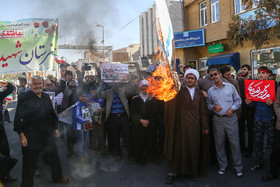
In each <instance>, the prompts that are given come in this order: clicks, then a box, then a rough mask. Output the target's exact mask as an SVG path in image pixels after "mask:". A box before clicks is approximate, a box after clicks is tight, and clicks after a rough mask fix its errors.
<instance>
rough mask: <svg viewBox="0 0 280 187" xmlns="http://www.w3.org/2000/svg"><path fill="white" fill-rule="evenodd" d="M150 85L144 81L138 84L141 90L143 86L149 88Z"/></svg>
mask: <svg viewBox="0 0 280 187" xmlns="http://www.w3.org/2000/svg"><path fill="white" fill-rule="evenodd" d="M148 83H149V82H148V81H146V80H142V81H140V82H139V83H138V86H139V88H141V87H142V86H148Z"/></svg>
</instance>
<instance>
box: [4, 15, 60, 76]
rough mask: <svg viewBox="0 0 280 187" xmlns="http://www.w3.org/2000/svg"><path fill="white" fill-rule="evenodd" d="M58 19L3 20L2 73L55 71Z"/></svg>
mask: <svg viewBox="0 0 280 187" xmlns="http://www.w3.org/2000/svg"><path fill="white" fill-rule="evenodd" d="M57 47H58V19H37V18H36V19H23V20H17V21H0V73H1V74H8V73H19V72H29V71H53V70H55V69H56V67H57V63H56V62H55V60H54V56H56V54H57Z"/></svg>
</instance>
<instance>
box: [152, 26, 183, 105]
mask: <svg viewBox="0 0 280 187" xmlns="http://www.w3.org/2000/svg"><path fill="white" fill-rule="evenodd" d="M157 24H158V25H157V27H158V29H157V30H158V37H159V40H160V41H161V43H162V44H163V43H164V38H163V35H162V30H161V27H160V24H159V22H157ZM154 53H155V54H156V61H157V62H160V64H159V65H158V66H157V68H156V70H155V71H154V72H153V76H152V77H147V78H146V80H147V81H149V86H148V88H147V93H148V94H151V95H152V97H156V98H157V99H159V100H164V101H169V100H171V99H173V98H174V97H175V96H176V95H177V93H178V91H179V89H180V83H179V81H178V76H177V75H176V73H174V72H172V69H171V67H170V65H169V63H168V60H167V57H166V53H164V52H163V50H162V48H161V46H159V47H158V48H157V50H156V51H155V52H154ZM163 62H165V63H163Z"/></svg>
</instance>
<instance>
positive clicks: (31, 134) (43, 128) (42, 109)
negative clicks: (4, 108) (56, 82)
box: [14, 90, 58, 149]
mask: <svg viewBox="0 0 280 187" xmlns="http://www.w3.org/2000/svg"><path fill="white" fill-rule="evenodd" d="M56 129H58V118H57V115H56V113H55V111H54V109H53V105H52V103H51V100H50V98H49V95H48V94H46V93H42V96H41V98H39V97H38V96H37V95H35V94H34V92H33V91H32V90H31V91H28V92H26V93H23V94H22V95H20V97H19V99H18V105H17V109H16V114H15V119H14V130H15V131H17V133H18V134H20V133H23V134H24V135H25V136H26V138H27V142H28V145H27V146H28V147H29V149H40V148H42V146H43V145H44V144H45V143H46V142H47V141H49V139H50V138H52V137H53V131H54V130H56Z"/></svg>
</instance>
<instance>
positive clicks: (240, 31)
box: [227, 0, 280, 48]
mask: <svg viewBox="0 0 280 187" xmlns="http://www.w3.org/2000/svg"><path fill="white" fill-rule="evenodd" d="M252 1H253V0H242V4H244V5H245V6H246V10H248V9H251V8H252V5H253V2H252ZM279 20H280V0H259V4H258V7H257V8H256V9H255V11H254V14H253V15H251V16H250V17H247V18H246V19H241V18H240V17H239V15H235V16H233V19H232V22H231V23H230V24H229V27H228V31H227V37H228V39H229V40H230V41H231V43H232V44H233V45H234V46H237V45H241V46H243V44H244V42H245V41H250V42H251V43H252V44H253V45H254V46H255V47H256V48H260V47H262V46H263V45H265V44H268V43H270V42H271V41H273V40H274V39H275V38H276V37H277V38H280V21H279ZM272 25H273V26H272Z"/></svg>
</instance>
